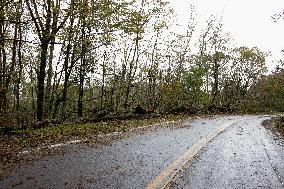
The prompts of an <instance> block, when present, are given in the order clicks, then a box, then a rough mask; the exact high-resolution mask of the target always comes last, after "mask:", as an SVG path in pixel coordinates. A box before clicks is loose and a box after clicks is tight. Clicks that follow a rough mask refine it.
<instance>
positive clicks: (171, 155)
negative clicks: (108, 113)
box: [0, 116, 284, 189]
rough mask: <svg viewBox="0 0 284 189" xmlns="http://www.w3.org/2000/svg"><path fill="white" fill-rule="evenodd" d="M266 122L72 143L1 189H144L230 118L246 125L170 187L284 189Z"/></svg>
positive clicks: (200, 123)
mask: <svg viewBox="0 0 284 189" xmlns="http://www.w3.org/2000/svg"><path fill="white" fill-rule="evenodd" d="M264 119H267V118H265V117H262V116H261V117H258V116H222V117H220V116H219V117H214V118H206V119H197V120H193V121H185V122H184V123H183V127H179V128H176V127H170V128H159V129H158V130H155V131H153V132H151V131H149V132H145V133H144V134H140V135H136V136H131V137H129V138H127V139H123V140H120V141H116V142H113V143H111V144H110V145H107V146H103V147H101V148H91V147H89V148H86V147H84V148H82V149H81V145H74V146H73V148H75V149H76V150H74V152H73V153H72V152H71V153H67V154H65V155H58V156H55V157H46V158H44V159H42V160H40V161H37V162H34V163H33V164H31V165H26V166H23V167H20V168H17V169H15V170H14V171H11V172H10V173H8V175H7V177H6V178H4V179H3V180H1V181H0V188H98V189H103V188H137V189H141V188H145V187H146V186H147V184H148V183H149V182H150V181H152V180H153V179H154V178H155V177H156V176H157V175H159V174H160V173H161V172H162V171H163V170H164V169H165V168H166V167H167V166H168V165H169V164H171V162H172V161H174V160H175V159H177V158H178V157H179V156H180V155H182V154H183V153H184V152H185V151H186V150H187V149H188V148H190V147H191V146H193V145H194V144H195V143H196V142H198V141H199V140H200V139H201V138H203V137H205V136H207V135H208V134H210V133H211V132H212V131H214V130H215V129H216V128H218V127H220V126H221V125H222V124H224V123H226V122H228V121H231V120H236V121H237V120H243V121H239V122H237V123H236V124H234V125H233V126H231V127H229V128H228V129H227V130H226V131H225V132H223V133H221V134H220V135H219V136H217V137H216V138H215V139H214V140H213V141H212V142H211V143H209V144H208V146H207V147H205V148H204V149H203V150H202V151H201V152H200V153H199V155H198V157H197V158H196V159H195V160H194V161H193V162H192V164H191V165H190V166H189V167H188V169H186V170H185V171H184V172H183V173H182V174H181V175H180V176H179V177H178V179H177V180H176V181H175V183H174V184H173V185H172V188H257V187H263V188H283V183H281V182H283V180H282V178H283V177H284V146H283V144H281V143H280V142H279V141H275V140H274V139H273V136H272V135H271V134H269V132H268V131H266V129H265V128H263V127H262V126H260V123H261V122H262V121H263V120H264ZM277 142H278V143H277Z"/></svg>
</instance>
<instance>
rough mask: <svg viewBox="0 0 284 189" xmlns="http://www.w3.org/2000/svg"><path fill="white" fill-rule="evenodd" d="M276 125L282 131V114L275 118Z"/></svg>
mask: <svg viewBox="0 0 284 189" xmlns="http://www.w3.org/2000/svg"><path fill="white" fill-rule="evenodd" d="M276 127H277V128H278V129H280V130H282V131H284V116H280V117H279V118H278V119H277V120H276Z"/></svg>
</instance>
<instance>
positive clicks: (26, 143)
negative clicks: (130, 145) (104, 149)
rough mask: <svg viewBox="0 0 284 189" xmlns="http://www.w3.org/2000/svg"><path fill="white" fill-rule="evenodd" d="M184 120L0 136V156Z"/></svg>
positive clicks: (166, 118) (148, 120)
mask: <svg viewBox="0 0 284 189" xmlns="http://www.w3.org/2000/svg"><path fill="white" fill-rule="evenodd" d="M187 117H189V115H187V114H177V115H165V116H159V117H145V118H143V117H142V118H139V119H134V118H133V119H128V120H109V121H101V122H97V123H86V124H81V123H78V124H61V125H51V126H49V127H45V128H37V129H34V128H29V129H24V130H17V131H14V132H12V133H10V134H6V135H2V136H1V139H0V156H5V154H8V153H9V154H13V153H17V152H19V151H21V150H23V149H28V148H34V147H42V146H46V145H50V144H55V143H59V142H66V141H69V140H80V139H88V138H91V137H94V136H98V135H104V134H108V133H114V132H127V131H129V130H130V129H133V128H137V127H141V126H147V125H153V124H161V123H164V122H168V121H178V120H183V119H185V118H187ZM0 159H1V158H0Z"/></svg>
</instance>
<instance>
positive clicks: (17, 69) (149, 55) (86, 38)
mask: <svg viewBox="0 0 284 189" xmlns="http://www.w3.org/2000/svg"><path fill="white" fill-rule="evenodd" d="M188 12H189V17H188V25H187V30H186V31H185V32H178V31H173V30H172V27H173V25H175V12H174V11H173V9H172V8H171V6H170V4H169V2H167V1H166V0H147V1H146V0H127V1H123V0H0V124H1V125H2V127H5V126H7V127H8V126H11V125H13V126H15V125H16V126H17V127H20V128H21V127H29V126H34V125H40V124H43V123H44V122H46V121H48V122H53V123H64V122H75V121H78V120H79V121H80V120H81V121H84V122H86V121H96V120H101V119H104V118H115V117H120V116H127V115H133V114H134V115H137V114H138V115H144V114H147V115H148V114H159V115H160V114H169V113H176V112H187V113H190V114H195V113H202V112H203V113H207V112H220V113H258V112H271V111H277V112H280V111H284V103H283V102H284V101H283V94H284V87H283V82H284V75H283V74H284V70H283V68H282V61H281V60H279V62H278V63H279V65H278V66H275V67H276V69H274V71H272V72H271V73H269V72H268V69H267V57H268V56H269V53H268V52H264V51H262V50H261V49H259V48H258V47H248V46H236V45H234V43H233V39H232V38H231V37H230V34H229V33H227V32H225V31H224V28H223V24H222V19H221V18H218V17H215V16H212V17H210V18H208V20H207V24H206V26H205V27H204V28H203V29H202V31H201V32H199V31H197V30H196V26H197V25H198V22H197V14H196V12H195V10H194V7H193V6H192V7H189V11H188ZM193 36H197V38H198V40H193Z"/></svg>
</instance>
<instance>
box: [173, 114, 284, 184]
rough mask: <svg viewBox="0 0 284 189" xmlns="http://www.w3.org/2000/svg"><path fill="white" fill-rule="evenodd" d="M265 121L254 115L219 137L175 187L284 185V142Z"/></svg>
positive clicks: (191, 165) (182, 175) (190, 166)
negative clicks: (274, 134) (266, 126)
mask: <svg viewBox="0 0 284 189" xmlns="http://www.w3.org/2000/svg"><path fill="white" fill-rule="evenodd" d="M262 121H263V118H256V117H251V118H249V119H246V120H244V121H240V122H238V123H237V124H235V125H234V126H233V127H230V128H228V129H227V130H226V131H225V132H224V133H222V134H220V135H219V136H217V137H216V138H215V139H214V140H213V141H212V142H211V143H210V144H208V146H207V147H205V148H204V149H203V150H202V151H201V152H200V153H199V156H198V157H197V158H196V159H195V160H194V161H193V162H192V163H191V164H190V165H189V166H188V167H187V169H186V170H185V171H184V172H183V173H182V174H181V175H180V176H179V177H178V178H177V179H176V180H175V181H174V182H173V183H172V185H171V188H175V189H180V188H182V189H187V188H191V189H195V188H196V189H197V188H202V189H203V188H210V189H211V188H279V189H280V188H284V182H283V181H284V180H283V179H284V143H283V140H282V141H281V140H277V137H276V136H275V137H276V138H273V135H272V134H271V133H270V132H269V131H267V130H266V129H265V128H264V127H262V126H260V125H261V122H262Z"/></svg>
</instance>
